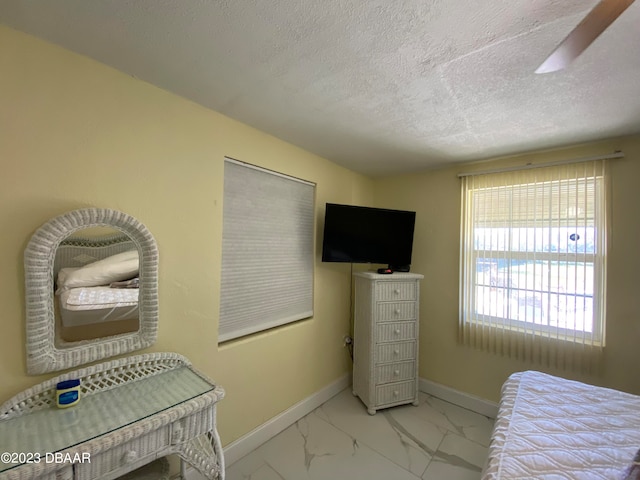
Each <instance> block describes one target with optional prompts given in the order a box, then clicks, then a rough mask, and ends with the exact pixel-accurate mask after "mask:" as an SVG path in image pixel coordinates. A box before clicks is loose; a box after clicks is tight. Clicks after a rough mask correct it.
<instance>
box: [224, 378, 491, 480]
mask: <svg viewBox="0 0 640 480" xmlns="http://www.w3.org/2000/svg"><path fill="white" fill-rule="evenodd" d="M492 428H493V419H490V418H487V417H485V416H483V415H480V414H477V413H474V412H471V411H469V410H465V409H464V408H461V407H458V406H456V405H453V404H451V403H447V402H445V401H443V400H440V399H438V398H435V397H431V396H429V395H426V394H423V393H420V405H419V406H417V407H415V406H412V405H406V406H400V407H395V408H390V409H386V410H380V411H378V413H376V415H373V416H372V415H369V414H367V410H366V408H365V407H364V405H363V404H362V403H361V402H360V400H359V399H358V398H357V397H354V396H353V395H352V394H351V389H350V388H349V389H346V390H344V391H342V392H341V393H339V394H338V395H336V396H335V397H333V398H332V399H330V400H329V401H328V402H326V403H325V404H323V405H322V406H320V407H318V408H317V409H316V410H314V411H313V412H311V413H310V414H308V415H307V416H306V417H304V418H302V419H300V420H299V421H298V422H296V423H295V424H294V425H291V426H290V427H289V428H287V429H285V430H284V431H282V432H281V433H280V434H278V435H276V436H275V437H273V438H272V439H270V440H269V441H268V442H266V443H265V444H263V445H261V446H260V447H258V448H257V449H256V450H254V451H253V452H251V453H250V454H248V455H246V456H245V457H243V458H241V459H240V460H238V461H237V462H236V463H234V464H233V465H231V466H229V467H228V468H227V471H226V479H227V480H307V479H308V480H343V479H344V480H350V479H354V480H356V479H367V480H420V479H422V480H478V479H479V478H480V472H481V470H482V467H483V466H484V462H485V460H486V457H487V452H488V445H489V438H490V435H491V429H492Z"/></svg>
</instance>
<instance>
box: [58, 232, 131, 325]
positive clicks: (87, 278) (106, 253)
mask: <svg viewBox="0 0 640 480" xmlns="http://www.w3.org/2000/svg"><path fill="white" fill-rule="evenodd" d="M138 257H139V256H138V251H137V249H136V246H135V244H134V243H133V242H132V241H131V239H130V238H129V237H127V236H125V235H120V234H116V235H106V236H102V237H95V238H86V237H70V238H68V239H66V240H64V241H63V242H62V243H61V244H60V246H59V247H58V249H57V251H56V258H55V262H54V278H56V297H57V300H58V301H57V310H58V312H59V315H60V319H61V322H62V326H63V327H66V328H68V327H79V326H84V325H93V324H98V323H106V322H117V321H121V320H137V319H138V316H139V311H138V292H139V289H138V288H137V287H139V282H138V281H137V276H138V274H139V258H138Z"/></svg>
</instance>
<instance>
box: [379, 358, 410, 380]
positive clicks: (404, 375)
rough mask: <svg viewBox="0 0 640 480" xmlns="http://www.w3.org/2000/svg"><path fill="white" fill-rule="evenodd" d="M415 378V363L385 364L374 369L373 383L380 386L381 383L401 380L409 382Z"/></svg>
mask: <svg viewBox="0 0 640 480" xmlns="http://www.w3.org/2000/svg"><path fill="white" fill-rule="evenodd" d="M415 376H416V362H415V360H411V361H409V362H398V363H387V364H386V365H378V366H377V367H376V377H375V383H376V384H377V385H381V384H383V383H391V382H401V381H403V380H411V379H412V378H415Z"/></svg>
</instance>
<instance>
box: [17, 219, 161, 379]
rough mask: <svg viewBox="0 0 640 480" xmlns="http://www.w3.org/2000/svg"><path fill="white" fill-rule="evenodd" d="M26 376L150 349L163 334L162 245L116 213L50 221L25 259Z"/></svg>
mask: <svg viewBox="0 0 640 480" xmlns="http://www.w3.org/2000/svg"><path fill="white" fill-rule="evenodd" d="M24 266H25V287H26V289H25V296H26V299H25V300H26V317H27V319H26V330H27V373H29V374H31V375H36V374H41V373H46V372H51V371H56V370H63V369H67V368H73V367H77V366H79V365H83V364H85V363H90V362H93V361H96V360H100V359H103V358H107V357H112V356H116V355H120V354H123V353H127V352H131V351H134V350H139V349H143V348H147V347H149V346H151V345H152V344H153V343H154V342H155V340H156V338H157V332H158V248H157V245H156V242H155V239H154V238H153V236H152V235H151V232H149V230H148V229H147V228H146V227H145V226H144V225H143V224H142V223H140V222H139V221H138V220H136V219H135V218H133V217H131V216H129V215H127V214H125V213H122V212H118V211H116V210H109V209H101V208H85V209H81V210H74V211H71V212H68V213H65V214H63V215H60V216H58V217H55V218H53V219H51V220H49V221H48V222H47V223H45V224H44V225H42V226H41V227H40V228H39V229H38V230H36V232H35V233H34V234H33V236H32V237H31V240H30V241H29V243H28V245H27V248H26V250H25V254H24Z"/></svg>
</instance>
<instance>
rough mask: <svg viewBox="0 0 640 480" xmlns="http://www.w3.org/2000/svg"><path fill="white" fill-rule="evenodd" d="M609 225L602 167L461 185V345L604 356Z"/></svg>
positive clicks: (509, 174) (571, 167)
mask: <svg viewBox="0 0 640 480" xmlns="http://www.w3.org/2000/svg"><path fill="white" fill-rule="evenodd" d="M605 219H606V215H605V164H604V161H602V160H598V161H591V162H583V163H574V164H565V165H557V166H553V167H542V168H531V169H523V170H515V171H506V172H501V173H492V174H481V175H469V176H465V177H463V181H462V242H461V268H462V272H461V289H460V291H461V300H460V301H461V319H460V325H461V333H462V335H463V337H464V338H465V339H466V340H467V341H468V342H469V343H473V344H476V345H483V346H489V347H490V349H494V350H498V349H499V350H502V351H503V352H504V351H512V350H513V351H518V350H519V351H521V352H522V351H524V352H526V351H527V350H531V351H529V352H528V353H527V354H528V355H533V349H536V348H538V347H540V346H541V345H544V346H545V348H547V347H552V346H553V345H555V346H556V347H557V346H562V344H565V345H566V344H569V343H571V344H577V345H581V346H582V347H587V348H590V347H594V346H595V347H602V346H604V340H605V339H604V332H605V330H604V320H605V318H604V313H605V308H604V307H605V304H604V303H605V302H604V300H605V295H604V292H605V250H606V224H605ZM519 340H520V342H519ZM545 342H546V343H545ZM547 353H549V352H547ZM557 354H558V352H557V351H555V352H553V353H552V355H557Z"/></svg>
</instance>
